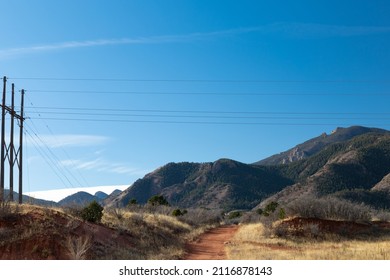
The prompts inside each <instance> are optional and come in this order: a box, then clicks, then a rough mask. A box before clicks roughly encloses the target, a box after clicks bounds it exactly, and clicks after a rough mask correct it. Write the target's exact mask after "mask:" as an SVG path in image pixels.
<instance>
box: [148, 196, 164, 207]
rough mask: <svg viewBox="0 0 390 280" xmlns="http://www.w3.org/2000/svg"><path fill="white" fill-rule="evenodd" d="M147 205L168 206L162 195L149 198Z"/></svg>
mask: <svg viewBox="0 0 390 280" xmlns="http://www.w3.org/2000/svg"><path fill="white" fill-rule="evenodd" d="M148 204H150V205H152V206H158V205H165V206H169V203H168V201H167V200H166V199H165V197H163V196H162V195H155V196H152V197H151V198H149V200H148Z"/></svg>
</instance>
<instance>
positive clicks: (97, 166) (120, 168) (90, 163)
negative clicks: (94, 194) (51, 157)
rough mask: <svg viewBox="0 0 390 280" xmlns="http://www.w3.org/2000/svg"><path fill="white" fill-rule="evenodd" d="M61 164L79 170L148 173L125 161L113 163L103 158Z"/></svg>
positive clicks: (139, 174) (130, 173)
mask: <svg viewBox="0 0 390 280" xmlns="http://www.w3.org/2000/svg"><path fill="white" fill-rule="evenodd" d="M60 164H61V165H63V166H66V167H69V168H72V169H76V170H77V169H78V170H95V171H98V172H105V173H113V174H128V175H136V176H143V175H145V174H146V173H147V171H145V170H141V169H138V168H135V167H132V166H128V165H126V164H123V163H113V162H110V161H107V160H104V159H102V158H97V159H94V160H80V159H76V160H63V161H61V162H60Z"/></svg>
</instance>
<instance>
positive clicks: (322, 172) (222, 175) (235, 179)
mask: <svg viewBox="0 0 390 280" xmlns="http://www.w3.org/2000/svg"><path fill="white" fill-rule="evenodd" d="M389 181H390V132H389V131H387V130H383V129H378V128H367V127H361V126H353V127H348V128H337V129H335V130H334V131H333V132H332V133H331V134H330V135H328V134H326V133H323V134H322V135H320V136H318V137H315V138H313V139H310V140H308V141H306V142H304V143H302V144H299V145H297V146H295V147H294V148H292V149H290V150H288V151H285V152H282V153H280V154H278V155H274V156H271V157H269V158H267V159H264V160H261V161H258V162H256V163H253V164H245V163H240V162H237V161H234V160H230V159H220V160H217V161H215V162H210V163H191V162H182V163H168V164H166V165H165V166H162V167H160V168H158V169H157V170H155V171H153V172H151V173H149V174H147V175H146V176H145V177H144V178H142V179H139V180H137V181H136V182H135V183H134V184H133V185H132V186H130V187H129V188H128V189H126V190H125V191H123V192H122V193H121V194H119V195H118V196H115V197H112V198H111V199H109V200H108V201H107V205H109V206H116V207H118V206H119V207H121V206H126V205H127V204H128V203H129V201H130V200H131V199H136V200H137V201H138V202H139V203H145V202H146V201H147V200H148V198H150V197H151V196H153V195H157V194H159V195H163V196H164V197H166V198H167V200H168V202H169V203H170V204H171V205H173V206H177V207H204V208H209V209H223V210H232V209H252V208H254V207H256V206H257V205H259V204H260V203H261V202H263V203H264V201H270V200H272V201H278V202H280V203H288V202H289V201H291V200H294V199H297V198H298V197H301V196H303V195H306V196H308V195H311V196H316V197H321V196H329V195H331V196H338V197H341V198H344V199H348V200H351V201H354V202H357V203H366V204H370V205H371V206H374V207H376V208H386V207H388V205H390V203H389V202H390V198H389V195H388V193H389V192H390V186H389Z"/></svg>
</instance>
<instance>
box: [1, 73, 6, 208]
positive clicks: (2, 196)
mask: <svg viewBox="0 0 390 280" xmlns="http://www.w3.org/2000/svg"><path fill="white" fill-rule="evenodd" d="M6 86H7V77H5V76H4V77H3V102H2V107H1V141H0V145H1V153H0V154H1V155H0V157H1V165H0V173H1V174H0V201H4V161H5V92H6Z"/></svg>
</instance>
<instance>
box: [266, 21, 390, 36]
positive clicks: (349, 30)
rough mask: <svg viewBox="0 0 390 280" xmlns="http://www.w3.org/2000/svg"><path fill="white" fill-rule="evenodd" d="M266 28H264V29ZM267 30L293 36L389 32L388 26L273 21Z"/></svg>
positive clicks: (389, 27) (355, 34) (354, 34)
mask: <svg viewBox="0 0 390 280" xmlns="http://www.w3.org/2000/svg"><path fill="white" fill-rule="evenodd" d="M265 30H266V29H264V31H265ZM268 32H272V33H280V34H284V35H288V36H294V37H306V38H311V37H352V36H368V35H375V34H385V33H390V26H345V25H328V24H317V23H285V22H281V23H274V24H271V25H268Z"/></svg>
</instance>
